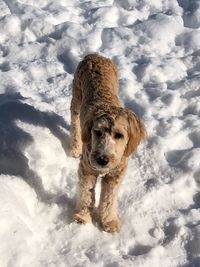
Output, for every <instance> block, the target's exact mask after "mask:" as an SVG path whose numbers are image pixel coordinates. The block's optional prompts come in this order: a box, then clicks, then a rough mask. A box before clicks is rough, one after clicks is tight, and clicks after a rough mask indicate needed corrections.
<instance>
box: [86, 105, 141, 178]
mask: <svg viewBox="0 0 200 267" xmlns="http://www.w3.org/2000/svg"><path fill="white" fill-rule="evenodd" d="M145 136H146V131H145V127H144V125H143V123H142V122H141V121H140V119H139V118H138V117H137V116H136V115H135V114H134V113H132V112H130V111H129V110H127V109H124V108H118V107H110V106H106V105H103V106H100V107H99V108H98V109H97V110H96V111H94V113H93V114H90V115H89V117H88V118H86V119H85V120H84V123H83V125H82V141H83V143H85V144H87V145H88V147H90V149H89V159H88V160H89V162H90V164H91V166H92V168H93V169H95V170H97V171H99V172H101V173H104V172H108V171H110V170H112V169H114V168H116V167H117V165H118V164H119V163H120V161H121V159H122V157H123V156H125V157H128V156H129V155H130V154H131V153H132V152H133V151H134V150H135V149H136V148H137V146H138V145H139V143H140V142H141V140H142V139H145Z"/></svg>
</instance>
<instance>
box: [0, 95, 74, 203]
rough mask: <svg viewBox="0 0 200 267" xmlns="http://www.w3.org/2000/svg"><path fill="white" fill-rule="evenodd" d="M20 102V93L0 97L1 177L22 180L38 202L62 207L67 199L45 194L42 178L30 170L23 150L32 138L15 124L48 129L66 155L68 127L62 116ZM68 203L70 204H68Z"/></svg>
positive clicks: (21, 99)
mask: <svg viewBox="0 0 200 267" xmlns="http://www.w3.org/2000/svg"><path fill="white" fill-rule="evenodd" d="M23 100H25V98H24V97H23V96H21V94H19V93H15V94H0V174H5V175H15V176H18V177H21V178H22V179H23V180H24V181H25V182H27V183H28V184H29V185H30V186H31V187H32V188H33V189H34V190H35V192H36V194H37V197H38V199H40V200H41V201H43V202H46V203H51V202H52V201H53V202H58V204H60V205H62V204H63V205H64V202H65V203H66V202H67V197H66V198H65V199H63V196H62V198H61V199H60V198H59V196H58V195H57V196H55V195H52V194H50V193H48V192H47V191H45V189H44V187H43V185H42V180H41V178H40V177H39V176H38V175H37V173H36V172H34V171H33V170H31V169H30V167H29V165H28V159H27V158H26V157H25V155H24V149H25V147H26V146H28V145H29V144H30V143H31V142H33V137H32V136H31V135H30V134H29V133H27V132H25V131H24V130H22V129H21V128H20V127H19V126H18V125H17V124H16V121H22V122H25V123H29V124H33V125H36V126H41V127H47V128H48V129H49V130H50V131H51V133H52V134H53V135H54V136H55V137H57V138H58V139H59V140H60V142H61V144H62V147H63V149H64V151H65V152H66V154H67V153H68V147H69V145H68V143H69V136H68V134H67V133H66V130H69V125H67V124H66V122H65V121H64V119H63V118H62V117H61V116H59V115H57V114H55V113H49V112H42V111H39V110H37V109H36V108H34V107H33V106H31V105H29V104H26V103H23ZM69 203H71V202H70V200H69Z"/></svg>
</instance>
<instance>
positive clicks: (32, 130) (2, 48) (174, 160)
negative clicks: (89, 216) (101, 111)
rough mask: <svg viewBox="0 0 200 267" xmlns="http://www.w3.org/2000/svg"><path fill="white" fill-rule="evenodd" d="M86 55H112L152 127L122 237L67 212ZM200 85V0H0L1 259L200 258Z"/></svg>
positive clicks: (135, 162)
mask: <svg viewBox="0 0 200 267" xmlns="http://www.w3.org/2000/svg"><path fill="white" fill-rule="evenodd" d="M89 52H99V53H102V54H103V55H105V56H108V57H110V58H111V59H113V61H114V62H115V63H116V65H117V67H118V70H119V74H120V81H119V83H120V99H121V101H122V103H123V104H124V106H126V107H128V108H130V109H131V110H133V111H134V112H135V113H136V114H138V115H139V116H140V117H141V118H142V120H143V121H144V123H145V125H146V128H147V131H148V140H147V142H146V143H144V144H142V145H141V146H140V147H139V149H138V150H137V152H136V153H135V154H134V155H132V157H131V158H130V161H129V167H128V171H127V173H126V177H125V179H124V182H123V184H122V186H121V190H120V194H119V214H120V218H121V221H122V229H121V232H120V233H119V234H115V235H111V234H108V233H105V232H102V231H101V230H100V229H99V228H98V226H97V225H95V224H94V225H93V224H91V225H86V226H81V225H77V224H75V223H73V222H72V220H71V216H72V213H73V209H74V205H75V200H76V190H77V181H78V179H77V167H78V160H77V159H73V158H70V157H69V155H68V145H69V128H70V116H69V114H70V112H69V107H70V101H71V82H72V79H73V72H74V70H75V68H76V66H77V64H78V62H79V61H80V60H81V59H82V58H83V56H84V55H85V54H87V53H89ZM199 84H200V1H198V0H196V1H195V0H177V1H176V0H165V1H161V0H141V1H138V0H100V1H98V0H93V1H89V0H88V1H83V0H73V1H72V0H37V1H36V0H35V1H34V0H0V174H1V175H0V266H1V267H30V266H31V267H72V266H74V267H85V266H86V267H129V266H135V267H138V266H141V267H160V266H162V267H173V266H174V267H175V266H176V267H177V266H184V267H192V266H194V267H197V266H200V191H199V185H200V119H199V116H200V86H199ZM99 191H100V186H99V184H98V187H97V192H96V193H97V197H98V195H99Z"/></svg>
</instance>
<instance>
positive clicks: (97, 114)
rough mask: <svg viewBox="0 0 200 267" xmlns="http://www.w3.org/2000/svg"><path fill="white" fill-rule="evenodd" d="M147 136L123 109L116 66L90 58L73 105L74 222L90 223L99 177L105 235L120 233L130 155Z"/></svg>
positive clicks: (81, 68)
mask: <svg viewBox="0 0 200 267" xmlns="http://www.w3.org/2000/svg"><path fill="white" fill-rule="evenodd" d="M145 136H146V131H145V127H144V125H143V123H142V122H141V121H140V119H139V118H138V117H137V116H136V115H135V114H134V113H132V112H131V111H129V110H128V109H126V108H123V107H122V106H121V103H120V101H119V98H118V74H117V69H116V66H115V65H114V64H113V63H112V61H111V60H110V59H108V58H105V57H103V56H100V55H98V54H90V55H88V56H86V57H85V58H84V59H83V61H81V62H80V63H79V65H78V67H77V70H76V72H75V75H74V80H73V93H72V102H71V147H70V153H71V156H73V157H78V156H80V155H81V154H82V157H81V159H80V164H79V171H78V174H79V194H78V200H77V205H76V211H75V214H74V220H75V221H77V222H80V223H87V222H91V220H92V213H93V208H94V203H95V191H94V189H95V184H96V180H97V177H98V176H99V175H100V174H101V175H102V188H101V196H100V203H99V208H98V211H99V219H100V224H101V226H102V228H103V229H104V230H105V231H107V232H112V233H113V232H116V231H119V229H120V222H119V219H118V216H117V192H118V189H119V185H120V183H121V181H122V179H123V175H124V173H125V170H126V167H127V162H128V156H129V155H130V154H131V153H132V152H133V151H134V150H135V149H136V148H137V146H138V145H139V143H140V142H141V141H142V140H143V139H145Z"/></svg>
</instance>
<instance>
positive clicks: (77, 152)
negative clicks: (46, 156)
mask: <svg viewBox="0 0 200 267" xmlns="http://www.w3.org/2000/svg"><path fill="white" fill-rule="evenodd" d="M69 155H70V157H72V158H79V157H80V156H81V150H80V149H78V148H77V149H71V150H70V153H69Z"/></svg>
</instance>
